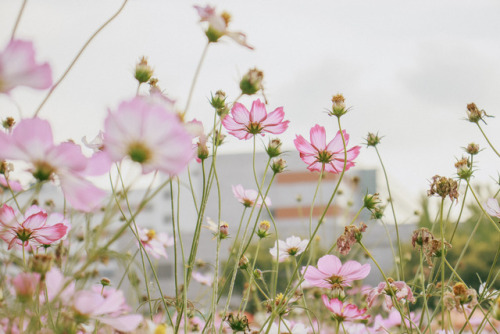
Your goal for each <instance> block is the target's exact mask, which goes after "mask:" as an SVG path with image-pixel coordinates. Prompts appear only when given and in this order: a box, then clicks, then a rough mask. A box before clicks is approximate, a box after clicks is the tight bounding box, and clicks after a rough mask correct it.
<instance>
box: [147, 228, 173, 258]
mask: <svg viewBox="0 0 500 334" xmlns="http://www.w3.org/2000/svg"><path fill="white" fill-rule="evenodd" d="M139 238H140V239H141V243H142V245H143V246H144V249H145V250H146V252H148V254H150V255H151V256H153V257H154V258H155V259H159V258H160V257H161V256H163V257H164V258H168V255H167V251H166V248H167V247H170V246H172V245H173V244H174V240H173V238H171V237H169V236H168V234H166V233H156V231H155V230H150V229H147V228H144V229H140V230H139Z"/></svg>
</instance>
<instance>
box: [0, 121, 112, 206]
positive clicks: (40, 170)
mask: <svg viewBox="0 0 500 334" xmlns="http://www.w3.org/2000/svg"><path fill="white" fill-rule="evenodd" d="M0 159H12V160H22V161H26V162H29V163H31V165H32V166H33V167H32V169H31V170H30V171H31V173H32V174H33V176H34V177H35V178H36V179H38V180H39V181H47V180H50V179H53V178H54V175H56V176H57V177H58V178H59V181H60V183H61V188H62V190H63V192H64V196H65V197H66V199H67V200H68V202H69V203H70V204H71V205H72V206H73V207H74V208H75V209H77V210H81V211H86V212H89V211H93V210H94V209H96V208H97V207H98V206H99V205H100V203H101V200H102V199H103V198H104V196H106V192H105V191H104V190H101V189H99V188H97V187H95V186H94V185H93V184H92V183H90V182H89V181H88V180H86V179H85V175H87V174H85V173H86V169H87V167H88V166H87V164H88V159H87V158H86V157H85V156H84V155H83V154H82V152H81V149H80V146H78V145H76V144H74V143H72V142H65V143H62V144H59V145H54V140H53V137H52V129H51V127H50V124H49V122H47V121H45V120H42V119H39V118H30V119H23V120H22V121H21V122H19V124H18V125H17V126H16V127H15V128H14V130H13V131H12V134H11V135H7V134H5V133H3V132H0Z"/></svg>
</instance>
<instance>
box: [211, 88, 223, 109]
mask: <svg viewBox="0 0 500 334" xmlns="http://www.w3.org/2000/svg"><path fill="white" fill-rule="evenodd" d="M210 105H212V107H214V109H215V110H217V109H222V108H226V93H224V92H223V91H221V90H218V91H217V92H215V95H212V98H211V99H210Z"/></svg>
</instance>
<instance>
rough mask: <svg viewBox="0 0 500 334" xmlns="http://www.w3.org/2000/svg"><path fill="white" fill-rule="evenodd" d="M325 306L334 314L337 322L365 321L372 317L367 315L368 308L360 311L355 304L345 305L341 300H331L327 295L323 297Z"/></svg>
mask: <svg viewBox="0 0 500 334" xmlns="http://www.w3.org/2000/svg"><path fill="white" fill-rule="evenodd" d="M322 299H323V304H325V306H326V308H327V309H329V310H330V312H332V313H333V317H334V318H335V319H336V320H337V321H355V320H365V319H368V318H370V315H368V314H365V313H366V308H364V309H359V308H358V307H357V306H356V305H354V304H349V303H345V304H344V303H343V302H341V301H340V300H339V299H337V298H334V299H329V298H328V297H327V296H326V295H323V296H322Z"/></svg>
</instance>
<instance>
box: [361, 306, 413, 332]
mask: <svg viewBox="0 0 500 334" xmlns="http://www.w3.org/2000/svg"><path fill="white" fill-rule="evenodd" d="M410 319H411V322H412V324H411V325H412V326H413V327H414V328H416V327H417V326H416V325H415V324H417V323H418V321H419V320H420V315H416V314H415V313H414V312H411V313H410ZM404 321H405V323H406V326H407V327H410V321H409V320H408V319H407V318H406V316H405V317H404ZM399 326H401V314H400V313H399V311H397V310H396V309H392V310H391V312H389V315H388V316H387V318H383V317H382V316H381V315H380V314H377V315H376V316H375V319H374V321H373V327H372V328H371V329H372V331H373V332H376V333H389V329H391V328H393V327H399Z"/></svg>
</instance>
